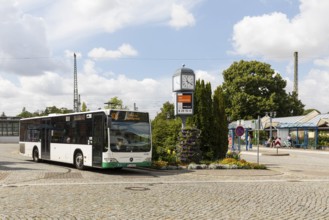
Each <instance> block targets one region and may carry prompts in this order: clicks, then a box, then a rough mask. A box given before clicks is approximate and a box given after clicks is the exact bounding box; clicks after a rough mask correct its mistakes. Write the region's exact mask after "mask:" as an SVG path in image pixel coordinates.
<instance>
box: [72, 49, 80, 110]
mask: <svg viewBox="0 0 329 220" xmlns="http://www.w3.org/2000/svg"><path fill="white" fill-rule="evenodd" d="M79 107H80V96H79V93H78V73H77V56H76V55H75V53H74V89H73V111H74V112H79V111H80V108H79Z"/></svg>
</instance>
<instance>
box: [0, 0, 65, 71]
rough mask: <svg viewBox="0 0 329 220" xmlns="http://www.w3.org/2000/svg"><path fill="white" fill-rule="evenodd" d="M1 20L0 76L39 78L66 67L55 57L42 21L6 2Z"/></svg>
mask: <svg viewBox="0 0 329 220" xmlns="http://www.w3.org/2000/svg"><path fill="white" fill-rule="evenodd" d="M0 20H1V22H0V39H1V41H0V61H1V67H0V68H1V69H0V74H3V75H4V74H5V75H6V76H8V74H16V75H25V76H27V75H40V74H42V73H43V72H44V71H54V70H60V69H63V67H64V68H65V67H66V66H65V65H63V63H62V61H59V60H56V59H54V58H53V57H52V54H51V50H50V47H49V45H48V39H47V30H46V25H45V20H44V19H43V18H40V17H37V16H32V15H30V14H27V13H23V12H22V11H21V10H20V9H19V8H18V4H16V1H3V2H1V4H0Z"/></svg>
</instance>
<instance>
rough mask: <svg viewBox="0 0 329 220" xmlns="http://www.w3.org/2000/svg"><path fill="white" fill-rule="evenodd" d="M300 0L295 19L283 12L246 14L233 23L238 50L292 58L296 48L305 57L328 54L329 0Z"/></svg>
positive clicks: (234, 43)
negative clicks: (246, 15) (256, 14)
mask: <svg viewBox="0 0 329 220" xmlns="http://www.w3.org/2000/svg"><path fill="white" fill-rule="evenodd" d="M300 2H301V4H300V13H299V14H298V15H296V16H295V17H294V18H292V19H289V18H288V17H287V15H285V14H283V13H280V12H273V13H271V14H265V15H261V16H254V17H249V16H248V17H244V18H243V19H242V20H241V21H240V22H238V23H237V24H235V25H234V30H233V37H232V40H233V46H234V49H235V52H236V53H237V54H240V55H247V56H262V57H266V58H272V59H287V58H291V57H292V54H293V52H294V51H298V52H300V53H301V54H303V57H304V58H312V57H313V58H314V56H315V57H317V56H321V55H326V54H327V55H328V54H329V53H328V51H329V50H328V49H329V35H328V34H327V33H328V32H329V23H328V22H327V20H328V19H329V14H328V10H329V1H322V0H312V1H309V0H301V1H300Z"/></svg>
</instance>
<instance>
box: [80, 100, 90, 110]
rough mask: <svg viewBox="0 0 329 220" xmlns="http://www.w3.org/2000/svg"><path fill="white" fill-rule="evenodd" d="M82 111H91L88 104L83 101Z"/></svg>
mask: <svg viewBox="0 0 329 220" xmlns="http://www.w3.org/2000/svg"><path fill="white" fill-rule="evenodd" d="M81 111H82V112H86V111H89V109H88V108H87V105H86V103H85V102H82V106H81Z"/></svg>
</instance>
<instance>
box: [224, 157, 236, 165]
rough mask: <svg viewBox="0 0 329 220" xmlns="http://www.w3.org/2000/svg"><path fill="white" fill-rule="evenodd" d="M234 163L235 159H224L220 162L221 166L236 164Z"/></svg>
mask: <svg viewBox="0 0 329 220" xmlns="http://www.w3.org/2000/svg"><path fill="white" fill-rule="evenodd" d="M236 162H238V160H237V159H235V158H225V159H223V160H222V162H221V163H222V164H236Z"/></svg>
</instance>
